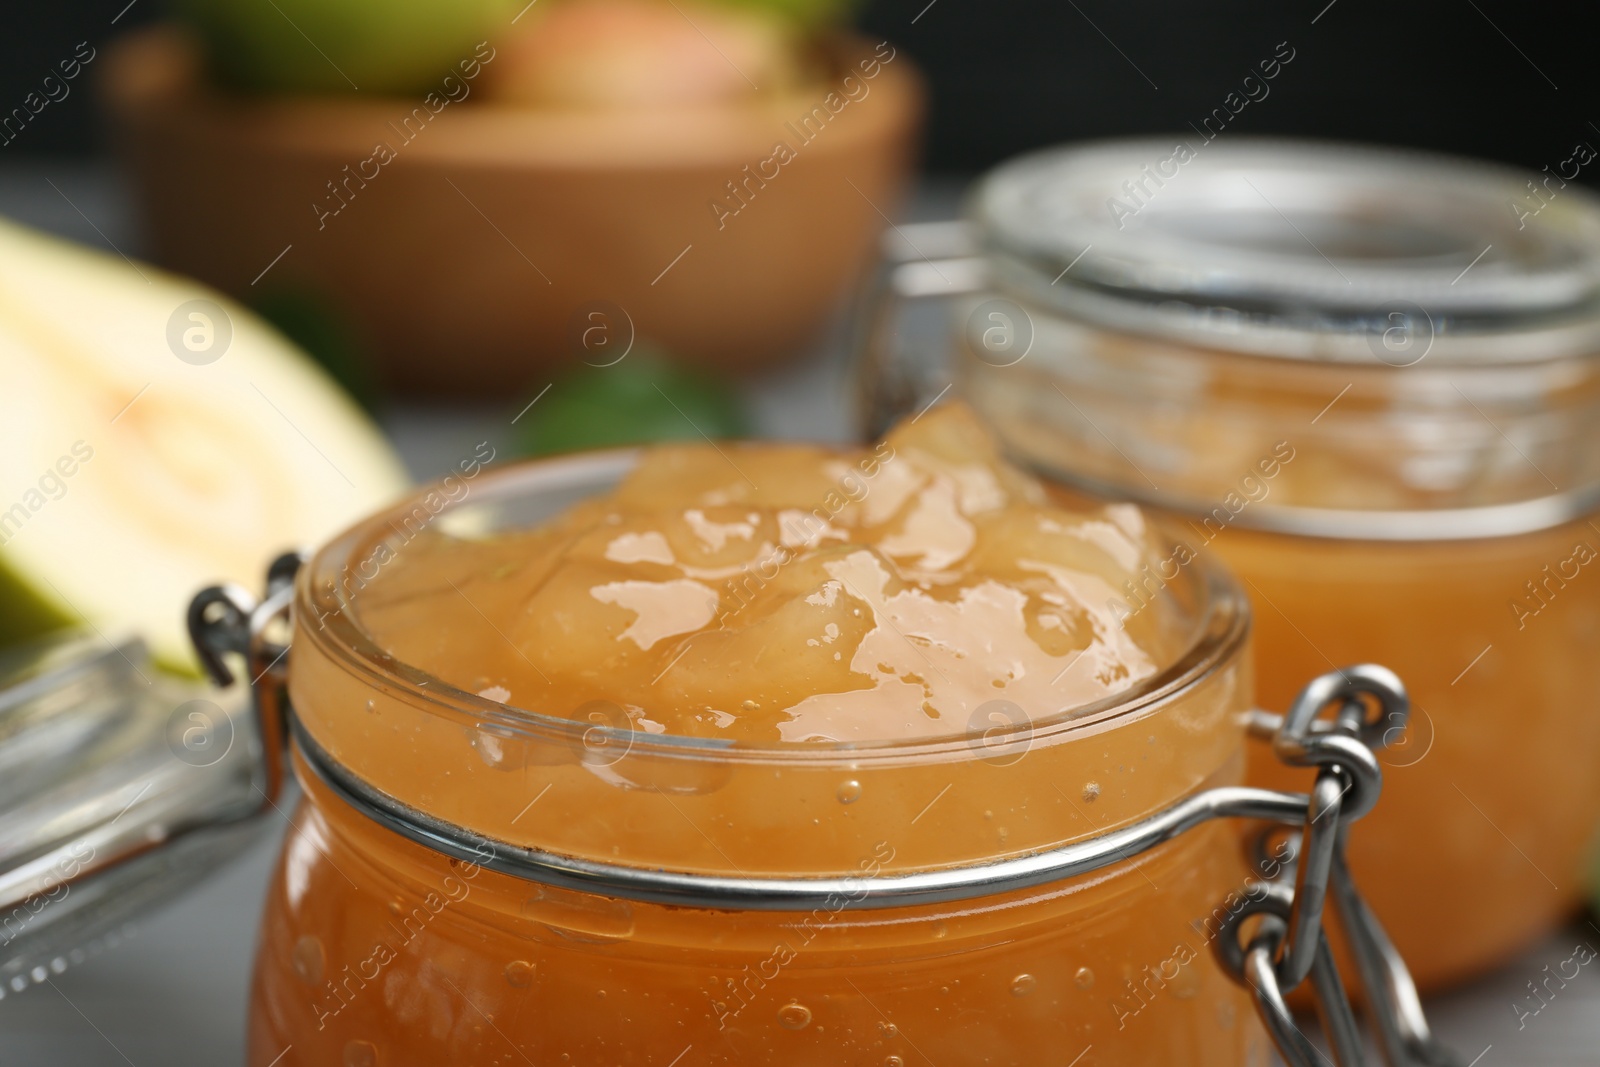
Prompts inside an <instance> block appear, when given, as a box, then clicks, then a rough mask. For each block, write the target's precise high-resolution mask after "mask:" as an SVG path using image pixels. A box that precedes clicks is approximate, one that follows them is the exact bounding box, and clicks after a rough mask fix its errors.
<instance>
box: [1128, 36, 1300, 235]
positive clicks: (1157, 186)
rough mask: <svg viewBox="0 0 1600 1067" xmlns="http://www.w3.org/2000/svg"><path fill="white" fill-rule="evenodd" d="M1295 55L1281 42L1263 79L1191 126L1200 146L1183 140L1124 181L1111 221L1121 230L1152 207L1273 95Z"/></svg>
mask: <svg viewBox="0 0 1600 1067" xmlns="http://www.w3.org/2000/svg"><path fill="white" fill-rule="evenodd" d="M1295 55H1296V53H1295V50H1294V49H1293V48H1291V47H1290V46H1289V42H1288V41H1279V42H1278V45H1277V47H1276V49H1275V50H1274V51H1273V53H1272V55H1271V56H1270V57H1268V58H1267V59H1263V60H1260V61H1258V62H1257V63H1256V70H1257V71H1260V75H1259V76H1258V75H1257V74H1256V73H1255V71H1252V72H1251V73H1249V74H1246V75H1245V76H1244V80H1243V81H1242V82H1240V84H1239V87H1238V88H1237V89H1230V90H1229V91H1228V94H1227V95H1226V96H1224V97H1223V98H1222V105H1221V106H1220V107H1214V108H1212V109H1211V112H1210V114H1208V115H1206V116H1205V117H1204V118H1202V119H1201V120H1200V125H1198V126H1196V125H1195V124H1194V123H1192V122H1191V123H1190V124H1189V127H1190V128H1191V129H1193V130H1194V132H1195V133H1197V134H1199V136H1200V143H1199V145H1198V146H1196V145H1192V144H1190V143H1189V142H1187V141H1179V142H1178V143H1177V144H1176V145H1174V146H1173V148H1172V152H1171V153H1170V154H1168V155H1166V156H1163V157H1162V158H1161V159H1158V160H1156V161H1155V162H1154V163H1146V164H1145V165H1143V166H1142V167H1140V168H1139V173H1138V174H1135V175H1134V176H1133V177H1131V178H1129V179H1128V180H1127V181H1124V182H1123V183H1122V192H1123V194H1124V196H1125V197H1126V199H1123V198H1120V197H1115V196H1113V197H1109V198H1108V199H1107V200H1106V211H1107V212H1108V213H1109V214H1110V216H1111V221H1113V222H1115V223H1116V224H1117V229H1119V230H1120V229H1122V228H1123V227H1124V226H1125V225H1127V222H1128V220H1129V219H1131V218H1133V217H1134V216H1135V215H1137V214H1139V212H1141V211H1143V210H1144V209H1145V208H1146V207H1148V206H1149V204H1150V201H1151V200H1153V199H1155V195H1156V193H1158V192H1159V191H1160V190H1161V189H1162V188H1163V187H1164V186H1165V185H1166V184H1167V182H1169V181H1171V180H1172V179H1173V178H1176V177H1177V176H1178V173H1179V170H1180V169H1181V168H1182V167H1184V166H1185V165H1187V164H1189V163H1192V162H1193V161H1194V160H1196V159H1198V158H1200V150H1201V149H1203V148H1204V147H1205V146H1206V145H1208V144H1210V143H1211V142H1212V141H1215V140H1216V139H1217V137H1218V136H1219V135H1220V134H1221V133H1222V131H1223V130H1225V129H1226V128H1227V127H1228V124H1229V123H1231V122H1232V121H1233V120H1234V119H1235V118H1237V117H1238V115H1239V113H1240V112H1242V111H1243V110H1244V109H1245V108H1247V107H1249V106H1250V104H1252V103H1259V102H1261V101H1262V100H1265V99H1266V98H1267V95H1268V94H1269V93H1271V92H1272V87H1271V86H1270V85H1268V84H1267V83H1268V82H1270V81H1272V79H1274V78H1276V77H1277V76H1278V75H1279V74H1281V73H1283V68H1284V67H1286V66H1288V65H1289V64H1290V63H1292V62H1293V61H1294V57H1295Z"/></svg>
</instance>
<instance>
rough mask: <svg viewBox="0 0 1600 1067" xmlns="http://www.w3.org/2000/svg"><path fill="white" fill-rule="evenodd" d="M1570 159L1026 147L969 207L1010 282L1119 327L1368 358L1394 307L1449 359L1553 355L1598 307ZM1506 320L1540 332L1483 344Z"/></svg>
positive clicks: (1316, 148)
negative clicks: (1540, 166)
mask: <svg viewBox="0 0 1600 1067" xmlns="http://www.w3.org/2000/svg"><path fill="white" fill-rule="evenodd" d="M1569 162H1571V161H1569ZM1560 169H1561V165H1559V164H1558V165H1556V166H1554V167H1550V168H1546V169H1545V171H1543V172H1539V173H1534V172H1523V171H1519V170H1515V169H1512V168H1508V167H1501V166H1495V165H1492V164H1486V163H1479V162H1473V161H1467V160H1461V159H1455V158H1451V157H1446V156H1437V155H1429V154H1424V153H1417V152H1404V151H1397V150H1393V149H1386V148H1385V149H1378V148H1365V147H1354V146H1347V145H1339V144H1318V143H1313V142H1294V141H1282V140H1276V139H1275V140H1271V141H1265V140H1261V141H1257V140H1252V139H1248V138H1245V139H1230V140H1227V141H1220V140H1219V141H1207V140H1206V139H1205V138H1204V137H1202V136H1199V135H1195V134H1190V135H1187V136H1181V137H1174V138H1171V139H1165V140H1158V139H1149V140H1127V141H1110V142H1102V143H1096V144H1089V145H1085V146H1076V147H1068V148H1058V149H1050V150H1047V151H1044V152H1039V153H1035V154H1032V155H1028V156H1023V157H1021V158H1019V159H1016V160H1014V161H1012V162H1010V163H1007V164H1004V165H1002V166H1001V167H999V168H998V169H996V170H995V171H993V172H991V173H990V174H989V176H988V177H987V178H985V179H984V180H983V182H982V183H980V185H979V187H978V189H977V191H976V193H975V194H974V196H973V199H972V201H971V204H970V214H971V216H972V217H973V219H974V220H975V222H976V223H977V227H978V229H979V232H980V234H981V237H982V239H983V241H984V242H985V244H986V246H987V248H988V251H989V252H990V254H991V255H992V257H993V258H994V261H995V262H994V264H993V266H994V269H995V273H996V278H997V280H998V281H999V282H1000V283H1001V284H1002V286H1004V287H1014V288H1016V289H1019V290H1021V291H1022V292H1025V293H1026V294H1027V295H1028V296H1030V297H1032V298H1034V299H1036V300H1038V301H1040V302H1042V303H1047V304H1053V305H1056V306H1058V307H1061V308H1063V309H1065V310H1068V311H1070V312H1071V313H1073V314H1075V315H1079V316H1082V317H1085V318H1088V319H1091V320H1094V321H1100V322H1103V323H1105V324H1107V325H1111V326H1116V327H1120V328H1134V329H1138V330H1141V331H1144V332H1151V333H1157V334H1164V335H1178V336H1183V337H1185V338H1187V339H1191V340H1203V341H1212V342H1216V343H1223V344H1226V345H1227V346H1229V347H1239V348H1243V349H1246V350H1259V351H1262V352H1269V353H1271V354H1277V355H1311V356H1316V357H1318V358H1330V357H1332V358H1343V357H1347V356H1348V357H1352V358H1356V359H1362V360H1370V358H1371V351H1370V347H1371V346H1370V345H1368V344H1367V343H1366V340H1367V339H1368V338H1367V335H1370V334H1372V333H1374V332H1376V333H1380V334H1381V333H1382V331H1384V330H1387V329H1391V328H1393V327H1394V325H1395V323H1396V319H1395V316H1396V315H1397V314H1398V315H1401V316H1404V317H1406V318H1407V319H1408V321H1409V320H1415V321H1416V322H1419V323H1425V324H1426V328H1427V329H1428V330H1429V332H1430V333H1431V334H1435V335H1438V336H1439V337H1440V339H1441V342H1448V341H1450V340H1456V341H1459V342H1463V343H1457V344H1455V345H1451V344H1449V343H1442V344H1441V345H1440V346H1439V348H1438V352H1439V354H1440V355H1448V356H1454V357H1461V358H1478V357H1480V356H1488V357H1491V358H1494V359H1496V360H1503V359H1517V358H1540V357H1546V356H1550V355H1555V354H1560V353H1562V352H1567V351H1571V350H1574V349H1578V350H1581V349H1582V348H1583V347H1584V346H1590V347H1592V345H1593V342H1594V338H1595V324H1596V321H1597V310H1600V199H1597V198H1596V197H1595V196H1594V195H1593V194H1591V193H1589V192H1587V191H1585V190H1583V189H1581V188H1580V187H1579V186H1578V185H1576V184H1575V183H1573V182H1572V181H1570V180H1568V179H1567V178H1564V177H1562V175H1561V174H1560V173H1559V171H1560ZM1573 173H1574V174H1575V173H1576V171H1575V170H1574V171H1573ZM1506 331H1519V332H1524V333H1538V334H1541V335H1542V337H1541V338H1540V339H1531V340H1529V341H1528V343H1524V344H1520V345H1518V346H1516V348H1515V350H1508V349H1507V347H1506V346H1505V345H1504V344H1503V343H1496V344H1493V345H1490V346H1487V347H1481V348H1480V346H1476V345H1473V344H1472V343H1471V341H1472V340H1473V339H1474V338H1481V337H1485V336H1487V335H1494V336H1500V337H1503V334H1504V332H1506ZM1341 338H1343V339H1353V340H1354V341H1355V342H1356V343H1354V344H1341V343H1340V339H1341Z"/></svg>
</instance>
